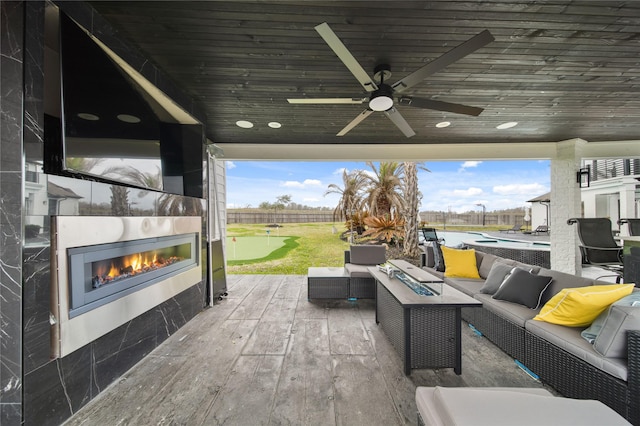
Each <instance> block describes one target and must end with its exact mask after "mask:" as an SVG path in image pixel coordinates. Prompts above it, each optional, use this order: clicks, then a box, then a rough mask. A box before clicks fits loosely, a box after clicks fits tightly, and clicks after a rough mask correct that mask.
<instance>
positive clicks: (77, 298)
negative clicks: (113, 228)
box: [67, 232, 199, 318]
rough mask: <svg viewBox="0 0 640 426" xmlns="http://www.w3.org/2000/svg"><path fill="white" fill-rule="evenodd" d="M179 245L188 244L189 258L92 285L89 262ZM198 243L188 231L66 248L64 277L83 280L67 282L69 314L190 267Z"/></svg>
mask: <svg viewBox="0 0 640 426" xmlns="http://www.w3.org/2000/svg"><path fill="white" fill-rule="evenodd" d="M180 244H189V245H190V250H189V251H190V255H189V258H187V259H185V260H183V261H180V262H176V263H174V264H172V265H169V266H166V267H164V268H161V269H157V270H154V271H150V272H147V273H145V274H141V275H136V276H133V277H130V278H126V279H123V280H120V281H116V282H113V283H110V284H108V285H104V286H101V287H99V288H93V287H92V282H91V281H92V280H91V278H92V274H91V264H92V263H93V262H95V261H102V260H105V259H109V258H115V257H120V256H129V255H132V254H135V253H139V252H144V251H148V250H157V249H159V248H165V247H169V246H172V245H180ZM198 246H199V242H198V234H196V233H194V232H192V233H190V234H181V235H178V236H166V237H153V238H145V239H143V240H135V241H125V242H118V243H107V244H99V245H94V246H91V247H77V248H72V249H68V250H67V253H68V259H67V264H68V265H69V267H68V270H69V277H68V280H69V281H70V282H71V283H73V282H83V286H80V285H71V290H70V292H69V317H70V318H73V317H75V316H78V315H80V314H83V313H85V312H88V311H90V310H92V309H95V308H96V307H98V306H101V305H104V304H106V303H110V302H112V301H114V300H116V299H119V298H120V297H124V296H126V295H127V294H131V293H133V292H136V291H140V290H141V289H142V288H144V287H147V286H150V285H154V284H155V283H156V282H158V281H162V280H164V279H166V275H169V274H174V273H176V272H177V271H179V270H182V269H186V268H190V267H193V265H194V264H197V263H199V260H198V249H197V247H198Z"/></svg>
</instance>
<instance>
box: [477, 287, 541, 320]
mask: <svg viewBox="0 0 640 426" xmlns="http://www.w3.org/2000/svg"><path fill="white" fill-rule="evenodd" d="M473 298H474V299H476V300H479V301H480V302H482V307H483V308H484V309H487V310H489V311H491V312H493V313H495V314H496V315H498V316H500V317H502V318H504V319H506V320H508V321H510V322H512V323H514V324H516V325H517V326H519V327H524V325H525V323H526V321H527V320H530V319H531V318H533V317H535V316H536V314H537V313H538V311H537V310H534V309H530V308H528V307H527V306H524V305H519V304H517V303H512V302H507V301H505V300H497V299H494V298H492V297H491V295H490V294H482V293H478V294H476V295H475V296H473Z"/></svg>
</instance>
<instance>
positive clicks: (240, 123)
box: [236, 120, 253, 129]
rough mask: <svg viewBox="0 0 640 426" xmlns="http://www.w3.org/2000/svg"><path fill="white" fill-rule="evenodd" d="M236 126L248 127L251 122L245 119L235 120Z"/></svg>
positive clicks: (251, 125) (250, 125)
mask: <svg viewBox="0 0 640 426" xmlns="http://www.w3.org/2000/svg"><path fill="white" fill-rule="evenodd" d="M236 126H238V127H242V128H243V129H250V128H252V127H253V123H252V122H250V121H247V120H238V121H236Z"/></svg>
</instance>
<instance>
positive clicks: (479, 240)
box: [437, 231, 550, 250]
mask: <svg viewBox="0 0 640 426" xmlns="http://www.w3.org/2000/svg"><path fill="white" fill-rule="evenodd" d="M437 232H438V238H440V239H444V242H443V243H442V244H444V245H445V246H447V247H458V246H460V245H461V244H464V242H465V241H469V242H474V243H475V244H481V245H489V246H492V247H505V248H534V249H535V248H538V249H542V250H544V249H548V248H549V247H550V244H549V243H547V242H539V241H517V240H510V239H508V238H494V237H491V236H487V235H485V234H482V233H480V232H456V231H437Z"/></svg>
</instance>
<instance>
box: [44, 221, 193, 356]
mask: <svg viewBox="0 0 640 426" xmlns="http://www.w3.org/2000/svg"><path fill="white" fill-rule="evenodd" d="M51 229H52V230H53V233H54V234H53V238H52V259H51V261H52V266H53V267H54V268H55V269H54V270H56V272H57V273H55V274H52V288H51V295H52V300H51V324H52V332H51V337H52V341H51V353H52V356H53V357H55V358H57V357H64V356H66V355H68V354H70V353H72V352H73V351H75V350H77V349H79V348H81V347H83V346H85V345H87V344H89V343H91V342H93V341H94V340H96V339H98V338H99V337H101V336H103V335H105V334H107V333H109V332H110V331H112V330H114V329H116V328H117V327H119V326H121V325H123V324H125V323H127V322H128V321H130V320H132V319H134V318H136V317H137V316H139V315H142V314H143V313H145V312H147V311H149V310H150V309H153V308H154V307H156V306H158V305H159V304H161V303H162V302H164V301H166V300H169V299H170V298H172V297H174V296H176V295H177V294H179V293H181V292H182V291H184V290H186V289H188V288H190V287H192V286H193V285H196V284H198V283H199V282H201V281H202V279H203V277H202V264H201V262H202V253H201V241H202V239H201V231H202V218H201V217H200V216H187V217H111V216H56V217H53V218H52V227H51ZM187 234H191V235H192V236H193V235H194V234H195V237H194V238H193V240H192V241H194V247H193V249H194V250H195V251H196V252H195V253H194V256H195V258H196V262H193V263H191V264H189V265H186V266H185V267H184V268H178V270H176V271H172V273H171V274H170V275H169V276H161V277H158V279H152V281H153V282H152V283H151V284H152V285H146V286H145V285H143V286H140V288H136V289H135V291H132V292H130V293H129V294H126V295H123V296H122V297H118V298H115V300H109V303H105V304H104V305H101V306H98V307H95V308H93V309H91V310H88V311H87V312H82V313H80V314H76V315H70V311H71V310H72V309H71V303H70V298H71V293H70V292H71V289H70V288H69V250H70V249H74V248H77V247H86V246H94V245H100V244H105V243H118V242H128V241H134V240H150V239H154V238H163V237H168V236H184V235H187Z"/></svg>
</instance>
